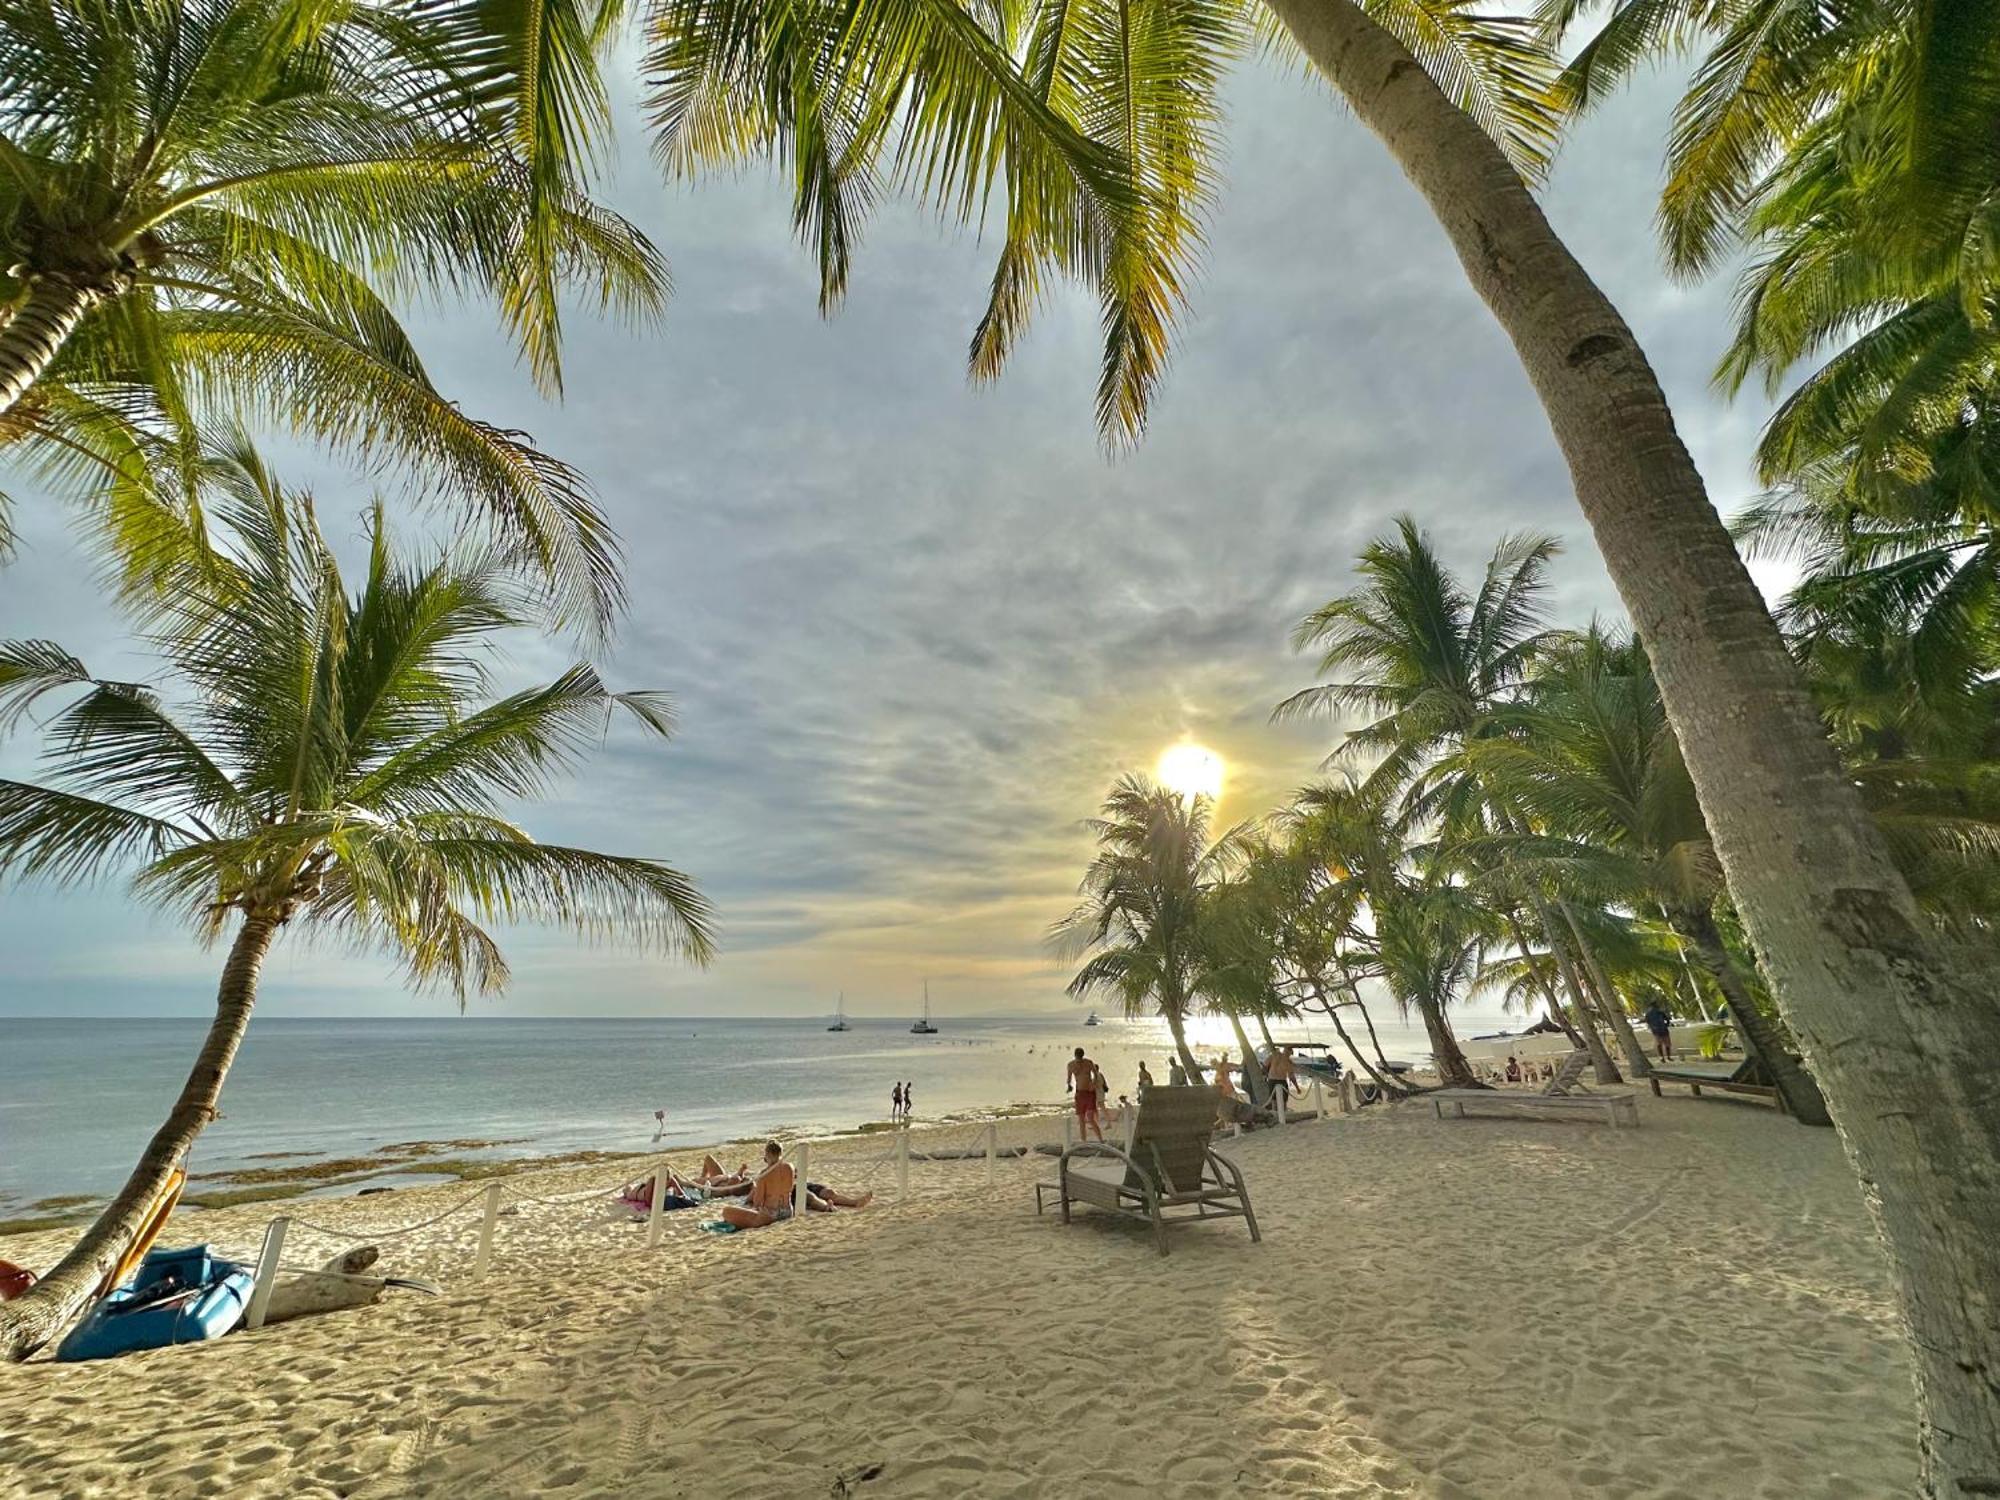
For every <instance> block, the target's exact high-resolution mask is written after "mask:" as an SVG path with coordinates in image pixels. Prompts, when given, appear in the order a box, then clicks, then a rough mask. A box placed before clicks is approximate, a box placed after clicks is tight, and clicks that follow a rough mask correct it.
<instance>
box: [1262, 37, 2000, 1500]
mask: <svg viewBox="0 0 2000 1500" xmlns="http://www.w3.org/2000/svg"><path fill="white" fill-rule="evenodd" d="M1266 4H1268V5H1269V7H1270V8H1271V10H1272V11H1273V12H1274V13H1275V14H1276V16H1277V17H1278V18H1279V20H1280V21H1281V22H1282V23H1283V24H1284V25H1285V27H1286V28H1287V29H1288V30H1289V31H1290V32H1291V34H1292V35H1293V36H1294V37H1295V38H1296V39H1297V41H1298V43H1299V45H1300V46H1301V47H1302V48H1303V49H1304V51H1305V53H1306V55H1307V57H1308V58H1309V59H1310V60H1311V61H1312V63H1313V64H1314V66H1316V67H1317V68H1318V69H1319V71H1320V72H1322V73H1323V74H1325V75H1326V77H1327V78H1328V79H1329V80H1330V81H1331V82H1332V84H1333V85H1334V86H1335V87H1336V88H1337V89H1338V90H1339V91H1340V92H1341V93H1342V94H1343V95H1345V96H1346V99H1347V102H1348V103H1349V105H1350V106H1351V107H1352V108H1353V110H1354V112H1355V114H1356V115H1357V116H1359V117H1360V119H1361V120H1362V121H1363V122H1364V123H1365V124H1366V125H1367V126H1368V127H1369V128H1370V129H1371V130H1373V131H1374V132H1375V134H1376V135H1377V136H1379V137H1380V138H1381V139H1382V141H1383V143H1384V144H1385V145H1386V146H1387V147H1388V149H1389V151H1390V152H1391V154H1392V155H1394V157H1395V158H1396V160H1397V162H1398V163H1399V164H1400V165H1401V166H1402V168H1403V171H1404V173H1405V174H1406V175H1407V176H1408V177H1409V179H1410V181H1411V183H1412V184H1413V185H1414V186H1415V187H1416V188H1417V190H1418V191H1419V192H1421V193H1422V194H1423V195H1424V198H1425V199H1426V200H1427V201H1428V203H1429V204H1430V206H1431V209H1432V211H1433V212H1434V213H1435V214H1436V215H1437V218H1438V221H1439V222H1440V224H1441V225H1442V226H1443V227H1444V230H1445V232H1446V234H1447V235H1448V236H1449V237H1450V239H1451V242H1452V245H1453V248H1454V249H1455V250H1456V251H1457V253H1458V257H1459V260H1460V261H1461V263H1462V264H1463V265H1464V267H1465V271H1466V274H1467V276H1468V278H1469V279H1470V281H1471V283H1472V285H1473V287H1474V289H1475V290H1476V291H1477V292H1478V293H1479V295H1480V296H1481V297H1482V298H1483V299H1484V300H1485V302H1486V304H1487V306H1488V307H1489V308H1490V309H1491V310H1492V312H1493V314H1494V316H1495V317H1496V318H1497V319H1498V320H1499V323H1500V325H1501V327H1502V328H1503V329H1504V330H1505V331H1506V333H1507V335H1508V337H1509V338H1510V339H1511V340H1512V341H1513V343H1514V347H1515V349H1516V351H1517V352H1518V354H1519V356H1520V359H1521V363H1522V366H1523V368H1524V369H1525V370H1526V372H1527V375H1528V378H1529V379H1530V381H1532V382H1533V384H1534V386H1535V389H1536V391H1537V393H1538V394H1539V395H1540V397H1541V400H1542V406H1543V409H1544V411H1545V412H1546V413H1547V415H1548V418H1549V424H1550V426H1551V427H1552V428H1553V429H1554V432H1555V437H1556V441H1557V443H1558V444H1559V445H1560V446H1561V448H1562V451H1563V455H1564V457H1565V459H1566V460H1567V461H1568V464H1569V469H1570V475H1571V478H1572V480H1573V482H1574V484H1575V488H1576V496H1577V500H1578V502H1579V504H1580V505H1581V506H1582V508H1583V512H1584V515H1585V517H1586V518H1587V519H1588V520H1589V522H1590V525H1591V529H1592V531H1593V532H1594V533H1595V534H1596V537H1597V543H1598V547H1599V550H1600V551H1601V552H1602V553H1603V556H1604V561H1605V565H1606V567H1607V568H1608V569H1609V571H1610V573H1611V577H1612V579H1613V581H1614V582H1616V583H1617V585H1618V590H1619V593H1620V594H1621V595H1622V597H1623V598H1624V601H1625V605H1626V608H1627V609H1628V610H1629V611H1630V613H1631V616H1632V623H1633V625H1634V627H1635V628H1636V629H1637V631H1638V633H1639V635H1640V636H1641V638H1643V639H1644V641H1645V642H1646V649H1647V651H1648V652H1649V653H1650V654H1651V657H1652V661H1653V665H1654V667H1655V669H1656V671H1657V673H1658V676H1659V681H1660V690H1661V694H1662V696H1663V698H1664V699H1665V701H1666V706H1667V712H1668V716H1669V718H1670V720H1671V721H1672V724H1673V728H1674V733H1675V735H1676V737H1677V738H1678V740H1679V742H1680V746H1681V750H1682V753H1683V755H1684V757H1685V759H1686V762H1687V767H1688V770H1689V772H1690V773H1691V774H1692V775H1693V778H1694V782H1695V786H1696V789H1697V790H1698V792H1699V793H1700V797H1701V804H1702V809H1703V812H1704V813H1705V814H1706V815H1707V819H1708V826H1709V828H1710V829H1711V830H1712V831H1713V833H1714V835H1715V845H1716V851H1717V853H1718V855H1719V856H1720V858H1721V862H1722V867H1723V870H1724V873H1725V874H1726V875H1727V877H1728V880H1729V887H1730V890H1731V892H1732V893H1733V895H1734V896H1735V899H1736V904H1737V908H1738V910H1739V911H1741V912H1742V914H1743V920H1744V923H1745V925H1746V926H1747V927H1748V929H1749V931H1750V936H1751V940H1752V942H1753V943H1754V944H1755V945H1756V948H1757V953H1758V957H1759V958H1760V960H1761V961H1762V962H1763V964H1764V966H1765V969H1766V971H1767V972H1768V973H1769V974H1770V976H1771V979H1772V984H1773V989H1774V990H1775V992H1776V994H1777V997H1778V1003H1779V1005H1780V1006H1781V1007H1782V1009H1783V1011H1784V1015H1785V1019H1786V1020H1787V1021H1788V1022H1789V1023H1790V1025H1791V1028H1792V1031H1793V1033H1794V1034H1795V1035H1796V1036H1797V1037H1798V1038H1799V1041H1800V1044H1801V1046H1802V1047H1803V1048H1804V1051H1805V1054H1806V1060H1807V1062H1808V1063H1809V1064H1810V1065H1811V1066H1812V1067H1813V1068H1814V1069H1815V1071H1816V1072H1817V1074H1818V1077H1819V1080H1820V1082H1821V1084H1822V1085H1823V1086H1824V1087H1825V1089H1826V1092H1827V1098H1828V1102H1829V1104H1830V1105H1831V1106H1832V1110H1833V1114H1834V1117H1835V1119H1836V1121H1837V1123H1838V1124H1839V1127H1840V1134H1841V1140H1842V1143H1843V1144H1844V1145H1845V1147H1846V1149H1847V1151H1848V1154H1849V1156H1850V1157H1851V1158H1852V1160H1853V1162H1854V1166H1855V1169H1856V1171H1857V1172H1858V1174H1859V1175H1860V1176H1861V1178H1862V1180H1863V1181H1865V1182H1867V1183H1869V1184H1870V1186H1871V1189H1872V1190H1871V1192H1870V1193H1869V1195H1868V1197H1869V1203H1870V1206H1871V1208H1872V1209H1873V1210H1874V1212H1875V1221H1876V1225H1877V1227H1878V1229H1879V1230H1880V1231H1881V1233H1882V1235H1883V1237H1884V1239H1885V1241H1886V1243H1887V1245H1888V1247H1889V1252H1890V1257H1891V1260H1892V1262H1893V1265H1894V1270H1895V1275H1896V1282H1897V1291H1898V1294H1899V1298H1900V1301H1901V1305H1902V1311H1903V1316H1904V1318H1905V1320H1906V1322H1907V1325H1908V1330H1909V1334H1910V1338H1911V1341H1912V1344H1913V1346H1914V1352H1915V1357H1916V1362H1917V1386H1918V1409H1919V1419H1920V1424H1921V1432H1920V1440H1921V1447H1922V1474H1921V1481H1920V1483H1921V1487H1922V1489H1923V1491H1924V1493H1926V1494H1928V1495H1932V1496H1939V1497H1945V1496H1951V1497H1956V1496H1960V1495H1970V1494H1991V1493H1996V1492H2000V1401H1996V1400H1995V1399H1994V1382H1995V1380H1996V1378H2000V1063H1996V1059H2000V1007H1996V1006H1994V1005H1993V1004H1992V1000H1991V994H1990V990H1989V989H1988V987H1987V986H1984V985H1982V984H1979V983H1976V982H1974V981H1975V980H1976V979H1978V978H1980V977H1983V976H1979V975H1973V974H1968V973H1965V972H1962V971H1961V970H1960V969H1958V968H1956V967H1954V965H1953V963H1952V962H1951V960H1950V958H1948V957H1947V954H1946V952H1945V950H1944V947H1943V945H1942V944H1941V943H1940V942H1939V940H1938V939H1937V937H1936V935H1935V934H1934V933H1933V932H1932V930H1931V929H1930V928H1929V926H1928V925H1927V923H1926V921H1925V919H1924V917H1923V915H1922V914H1921V913H1920V912H1919V910H1918V909H1917V906H1916V903H1915V901H1914V900H1913V899H1912V898H1911V895H1910V892H1909V888H1908V886H1907V885H1906V884H1905V882H1904V881H1903V879H1902V877H1901V875H1900V874H1899V873H1898V872H1897V870H1896V868H1895V866H1894V864H1893V863H1892V862H1891V860H1890V858H1889V853H1888V850H1887V848H1886V846H1885V845H1884V843H1883V841H1882V837H1881V834H1880V833H1879V831H1878V830H1877V829H1876V828H1875V827H1874V825H1873V824H1872V823H1871V822H1870V820H1869V817H1868V814H1867V812H1866V811H1865V810H1864V809H1863V807H1862V805H1861V800H1860V797H1859V795H1858V794H1857V793H1856V791H1855V789H1854V787H1853V786H1852V785H1850V784H1849V783H1848V782H1847V781H1846V780H1845V779H1844V778H1843V776H1842V775H1841V771H1840V767H1839V765H1838V764H1837V763H1836V761H1835V758H1834V755H1833V751H1832V749H1831V747H1830V746H1829V745H1828V744H1827V741H1826V736H1825V734H1824V732H1823V730H1822V729H1821V726H1820V722H1819V717H1818V715H1817V714H1816V713H1815V711H1814V709H1813V706H1812V703H1811V701H1810V700H1809V699H1808V698H1807V696H1806V694H1805V692H1804V689H1803V688H1802V686H1801V685H1800V682H1799V677H1798V673H1797V670H1796V668H1795V667H1794V665H1793V663H1792V661H1791V659H1790V657H1789V656H1788V655H1787V654H1786V651H1785V648H1784V644H1783V642H1782V641H1781V640H1780V638H1779V635H1778V631H1777V628H1776V626H1775V625H1774V624H1773V622H1772V620H1771V617H1770V614H1769V612H1768V610H1767V609H1766V608H1765V605H1764V600H1763V597H1762V595H1761V594H1759V593H1758V591H1757V587H1756V585H1755V584H1754V583H1753V582H1752V581H1751V579H1750V575H1749V573H1748V571H1747V570H1746V569H1745V568H1744V566H1743V562H1742V559H1741V558H1740V557H1738V556H1737V553H1736V549H1735V547H1734V546H1733V545H1732V544H1731V542H1730V539H1729V534H1728V532H1727V531H1726V530H1725V529H1724V528H1723V525H1722V522H1721V520H1720V518H1719V517H1718V516H1717V515H1716V514H1715V510H1714V508H1713V507H1712V506H1711V505H1710V504H1709V502H1708V496H1707V493H1706V491H1705V490H1704V488H1703V485H1702V481H1701V475H1700V474H1699V473H1698V472H1697V471H1696V469H1695V466H1694V462H1693V460H1692V459H1691V458H1690V457H1689V456H1688V452H1687V449H1686V447H1685V445H1684V444H1683V443H1682V442H1681V439H1680V435H1679V433H1678V432H1676V431H1675V429H1674V423H1673V415H1672V413H1671V412H1670V411H1669V410H1668V408H1667V403H1666V398H1665V396H1664V395H1663V394H1662V392H1661V390H1660V387H1659V382H1658V380H1657V379H1656V378H1655V377H1654V374H1653V370H1652V367H1651V365H1649V364H1648V363H1647V361H1646V358H1645V356H1644V354H1643V353H1642V352H1641V351H1640V349H1639V347H1638V344H1637V342H1636V341H1635V340H1634V339H1633V337H1632V332H1631V330H1630V329H1629V328H1627V327H1626V326H1625V322H1624V320H1623V319H1622V318H1621V317H1620V316H1619V315H1618V310H1617V309H1616V308H1615V307H1613V306H1612V304H1611V302H1610V300H1609V299H1608V298H1606V297H1605V295H1604V294H1603V293H1602V292H1601V291H1599V290H1598V288H1597V287H1596V285H1595V284H1594V283H1593V282H1592V281H1591V279H1590V277H1589V276H1588V275H1587V274H1586V273H1585V272H1584V270H1583V268H1582V267H1581V266H1580V265H1578V264H1577V262H1576V259H1575V258H1574V257H1573V256H1572V255H1571V254H1570V253H1569V251H1568V249H1567V248H1566V247H1565V246H1564V245H1563V243H1562V242H1561V241H1560V240H1559V239H1557V237H1556V235H1555V233H1554V231H1553V230H1551V229H1550V227H1549V224H1548V221H1547V219H1546V218H1544V217H1543V215H1542V211H1541V209H1540V207H1539V206H1538V205H1537V204H1536V202H1535V200H1534V198H1533V196H1532V195H1531V194H1530V193H1529V191H1528V189H1527V188H1526V186H1525V185H1524V184H1523V183H1522V182H1521V180H1520V178H1519V177H1518V176H1516V175H1515V173H1514V171H1513V169H1512V168H1511V167H1510V166H1509V165H1508V163H1507V159H1506V157H1505V156H1504V155H1503V154H1502V153H1501V151H1500V150H1499V148H1498V147H1497V146H1495V145H1494V143H1493V142H1492V140H1491V139H1490V138H1488V137H1487V136H1486V135H1485V134H1484V133H1483V132H1482V131H1481V130H1480V129H1479V127H1478V126H1477V125H1476V124H1475V123H1474V122H1473V121H1472V119H1471V118H1470V117H1469V116H1468V115H1466V114H1464V113H1463V112H1461V111H1460V110H1458V109H1457V108H1455V107H1454V106H1453V105H1452V103H1451V101H1450V100H1449V99H1447V98H1446V97H1445V95H1444V94H1443V93H1442V92H1441V91H1440V89H1439V88H1438V86H1437V84H1436V82H1435V81H1434V80H1432V79H1431V77H1430V76H1429V75H1428V74H1427V73H1425V71H1424V70H1423V68H1422V67H1421V66H1420V65H1419V64H1418V63H1417V62H1416V60H1415V59H1414V58H1413V57H1411V55H1410V53H1409V51H1408V49H1407V48H1405V47H1404V46H1403V45H1402V44H1401V43H1400V42H1398V41H1397V40H1396V39H1395V38H1394V37H1392V36H1391V35H1390V34H1389V33H1388V32H1386V31H1384V30H1383V29H1382V28H1381V27H1380V26H1378V25H1377V24H1375V22H1373V21H1372V20H1370V19H1369V18H1368V16H1367V15H1366V14H1365V13H1364V12H1363V11H1362V10H1361V8H1360V7H1359V6H1358V5H1355V4H1352V3H1350V0H1266Z"/></svg>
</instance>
